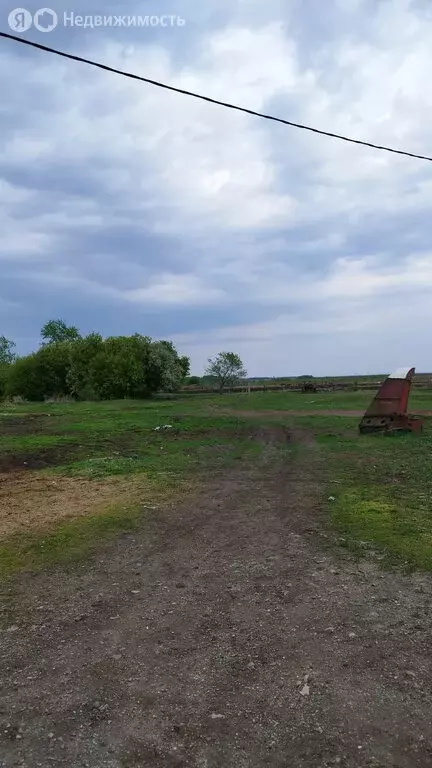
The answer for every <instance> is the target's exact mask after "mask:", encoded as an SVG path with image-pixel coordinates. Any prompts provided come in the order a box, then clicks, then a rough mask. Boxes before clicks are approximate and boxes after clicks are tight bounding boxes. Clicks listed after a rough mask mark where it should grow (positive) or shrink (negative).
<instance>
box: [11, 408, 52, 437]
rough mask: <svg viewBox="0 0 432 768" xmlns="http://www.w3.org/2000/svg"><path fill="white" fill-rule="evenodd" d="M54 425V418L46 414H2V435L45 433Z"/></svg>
mask: <svg viewBox="0 0 432 768" xmlns="http://www.w3.org/2000/svg"><path fill="white" fill-rule="evenodd" d="M51 426H52V419H50V418H49V417H47V416H46V415H45V414H43V413H40V414H37V413H32V414H28V416H0V435H7V436H14V435H16V436H18V435H39V434H45V433H46V432H47V431H48V429H47V428H48V427H51Z"/></svg>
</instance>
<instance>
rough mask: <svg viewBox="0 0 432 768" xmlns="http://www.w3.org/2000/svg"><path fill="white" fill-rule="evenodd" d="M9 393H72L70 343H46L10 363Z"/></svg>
mask: <svg viewBox="0 0 432 768" xmlns="http://www.w3.org/2000/svg"><path fill="white" fill-rule="evenodd" d="M8 368H9V369H8V372H7V377H6V383H5V395H6V396H8V397H17V396H19V397H23V398H24V399H25V400H33V401H38V400H44V399H45V398H46V397H61V396H65V395H68V394H69V387H68V383H67V375H68V372H69V344H68V343H57V344H50V345H49V346H46V347H42V348H41V349H39V350H38V351H37V352H33V354H31V355H27V357H20V358H18V359H17V360H16V361H15V362H14V363H12V365H10V366H9V367H8Z"/></svg>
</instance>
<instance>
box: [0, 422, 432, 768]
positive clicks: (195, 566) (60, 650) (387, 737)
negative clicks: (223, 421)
mask: <svg viewBox="0 0 432 768" xmlns="http://www.w3.org/2000/svg"><path fill="white" fill-rule="evenodd" d="M287 438H289V440H296V441H297V440H301V442H302V443H303V447H302V450H301V451H300V452H296V453H298V456H296V458H295V459H293V458H289V456H288V457H287V455H286V453H282V452H281V451H280V450H279V446H280V444H281V442H282V444H283V443H284V442H285V441H286V440H287ZM259 439H260V440H261V441H262V442H263V443H264V445H265V449H264V451H263V456H262V459H261V461H260V462H258V463H257V464H256V465H255V466H253V467H252V466H251V465H239V466H237V467H235V468H233V469H230V470H229V471H223V472H218V473H217V474H213V475H211V476H209V478H208V480H207V482H206V484H205V487H204V488H203V490H202V493H201V494H199V495H197V496H196V497H195V498H194V499H188V500H186V501H185V502H184V503H183V504H181V505H176V506H172V507H170V508H167V509H166V510H165V511H163V512H161V513H154V514H153V516H152V518H150V519H149V521H148V524H147V525H146V526H144V527H143V529H142V531H141V532H140V533H137V534H134V535H130V534H128V535H125V536H123V537H122V538H121V539H119V540H118V541H117V542H115V543H113V544H112V545H110V546H109V547H107V548H106V549H105V550H104V551H103V552H101V553H100V554H99V555H98V556H97V557H96V558H95V559H94V560H92V561H91V562H86V563H82V564H81V565H79V566H74V567H70V568H68V569H56V570H55V571H52V572H48V573H44V574H37V575H34V576H33V577H31V576H23V577H21V578H20V579H19V580H18V581H16V582H15V584H14V585H12V586H11V587H10V590H11V594H10V595H9V598H10V599H11V600H13V601H15V606H16V607H15V609H13V607H12V608H9V613H8V622H10V624H12V622H13V623H14V625H16V628H15V627H14V626H12V627H11V626H9V630H10V631H8V627H7V626H5V627H4V631H3V632H2V633H1V634H0V643H1V663H2V671H3V677H2V679H3V681H4V682H3V691H2V695H1V698H0V721H1V722H0V726H1V727H0V734H1V735H0V754H1V755H2V758H1V759H2V761H3V762H0V765H2V768H11V767H12V766H16V765H22V766H24V767H25V766H28V767H29V768H30V766H31V768H33V766H35V765H37V764H38V763H40V764H42V765H47V764H48V763H49V762H52V763H53V764H55V765H57V766H65V767H66V766H67V767H68V768H84V766H92V768H102V767H103V768H106V767H108V768H133V767H134V768H138V767H139V768H141V766H154V767H155V768H162V767H164V768H165V767H166V766H168V768H170V766H172V767H174V766H183V767H187V766H191V768H192V767H193V768H234V767H235V768H258V767H259V768H261V767H262V766H275V767H276V766H278V768H279V767H280V768H282V767H284V768H286V766H296V768H306V767H307V768H317V767H318V768H324V767H325V766H335V765H339V766H342V768H366V767H368V768H372V767H373V768H424V767H425V766H427V765H429V764H430V761H431V756H432V725H431V722H430V707H431V704H432V696H431V685H430V683H431V663H430V637H431V634H430V633H431V615H432V614H431V612H430V607H431V580H430V577H429V576H411V577H408V576H403V575H401V574H397V573H383V572H379V571H378V570H377V569H376V568H375V566H374V565H372V564H370V563H367V562H365V563H356V562H354V561H353V560H352V559H350V558H349V557H348V556H346V555H344V554H342V553H341V552H339V551H337V550H335V548H334V546H333V543H332V538H331V535H330V534H329V532H328V531H327V529H326V527H325V521H324V519H323V512H322V510H321V508H320V504H321V497H322V491H323V489H322V486H321V483H322V479H321V478H322V464H321V457H320V454H319V450H318V449H317V447H316V446H315V445H314V443H313V439H312V438H311V436H310V435H309V433H307V432H299V433H294V434H293V433H288V434H287V433H286V431H284V430H283V429H281V428H279V427H275V428H274V429H273V428H269V429H265V430H263V431H261V432H260V436H259ZM6 597H8V595H7V594H6ZM14 611H15V612H14ZM8 723H9V725H8ZM17 737H19V738H17ZM20 761H21V762H20Z"/></svg>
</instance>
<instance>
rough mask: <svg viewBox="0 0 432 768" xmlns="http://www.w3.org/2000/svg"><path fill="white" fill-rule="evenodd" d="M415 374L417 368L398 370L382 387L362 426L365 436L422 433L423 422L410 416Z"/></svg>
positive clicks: (366, 413)
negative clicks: (410, 397) (379, 433)
mask: <svg viewBox="0 0 432 768" xmlns="http://www.w3.org/2000/svg"><path fill="white" fill-rule="evenodd" d="M414 373H415V368H399V369H398V370H397V371H395V372H394V373H392V374H391V376H389V377H388V378H387V379H386V380H385V381H384V383H383V384H381V386H380V388H379V390H378V393H377V395H376V396H375V397H374V399H373V401H372V403H371V404H370V406H369V408H368V409H367V411H366V412H365V415H364V416H363V418H362V420H361V422H360V425H359V429H360V432H361V433H362V434H368V433H373V432H381V433H385V434H390V433H392V432H421V430H422V426H423V421H422V419H420V418H419V417H418V416H413V415H411V414H408V413H407V407H408V397H409V393H410V389H411V382H412V379H413V376H414Z"/></svg>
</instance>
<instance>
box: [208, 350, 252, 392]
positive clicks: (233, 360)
mask: <svg viewBox="0 0 432 768" xmlns="http://www.w3.org/2000/svg"><path fill="white" fill-rule="evenodd" d="M205 372H206V375H207V376H212V377H213V376H214V378H215V379H216V381H217V384H218V387H219V389H220V390H221V391H222V390H223V388H224V387H233V386H234V385H235V384H237V382H238V381H239V379H245V378H246V376H247V372H246V370H245V369H244V367H243V363H242V361H241V359H240V357H239V355H236V354H235V352H219V354H218V355H217V356H216V357H215V358H213V360H212V359H211V358H209V360H208V366H207V368H206V371H205Z"/></svg>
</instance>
